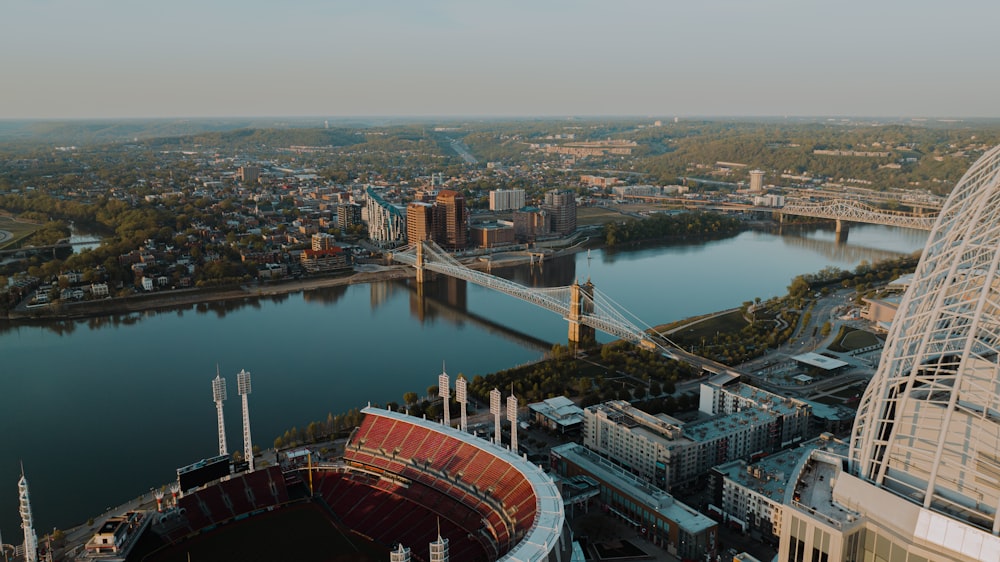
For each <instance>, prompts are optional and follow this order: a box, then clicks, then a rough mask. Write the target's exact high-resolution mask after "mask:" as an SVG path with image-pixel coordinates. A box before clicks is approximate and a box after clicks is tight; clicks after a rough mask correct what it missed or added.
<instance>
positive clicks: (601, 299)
mask: <svg viewBox="0 0 1000 562" xmlns="http://www.w3.org/2000/svg"><path fill="white" fill-rule="evenodd" d="M392 259H393V260H394V261H396V262H399V263H404V264H408V265H412V266H414V267H415V268H416V270H417V282H418V283H423V282H424V280H425V278H426V277H425V276H426V275H427V272H428V271H430V272H435V273H440V274H443V275H448V276H451V277H455V278H458V279H464V280H465V281H468V282H470V283H475V284H476V285H481V286H483V287H486V288H488V289H493V290H495V291H499V292H501V293H505V294H508V295H510V296H512V297H516V298H519V299H521V300H523V301H527V302H530V303H531V304H534V305H537V306H540V307H542V308H545V309H547V310H551V311H552V312H555V313H556V314H559V315H561V316H562V317H563V318H565V319H566V320H567V321H569V341H570V342H572V343H581V342H587V341H593V340H594V335H595V331H596V330H600V331H602V332H604V333H607V334H610V335H612V336H615V337H617V338H621V339H623V340H627V341H630V342H632V343H634V344H636V345H639V346H641V347H643V348H646V349H650V350H659V351H661V352H663V353H664V354H666V355H667V356H668V357H673V356H674V355H675V354H676V353H677V351H678V350H677V348H676V347H674V346H673V345H671V344H670V342H669V341H668V340H666V338H664V337H663V336H658V335H657V336H654V335H651V334H650V333H649V332H647V331H646V330H647V329H649V327H648V326H646V328H641V327H639V325H638V324H640V323H641V321H640V320H639V319H638V318H636V317H635V316H634V315H632V314H631V313H630V312H628V311H627V310H625V309H624V308H623V307H622V306H621V305H619V304H617V303H615V302H614V301H613V300H612V299H611V298H610V297H609V296H607V295H605V294H603V293H601V292H600V291H598V290H597V289H596V288H595V287H594V284H593V283H591V282H590V281H589V280H588V281H587V282H586V283H584V284H580V283H579V282H574V283H573V284H572V285H570V286H568V287H549V288H531V287H525V286H524V285H520V284H518V283H515V282H513V281H509V280H507V279H503V278H501V277H497V276H495V275H491V274H489V273H484V272H482V271H476V270H474V269H469V268H468V267H466V266H465V265H463V264H462V263H461V262H459V261H458V260H457V259H455V257H454V256H452V255H451V254H449V253H448V252H446V251H445V250H443V249H441V248H440V247H439V246H438V245H437V244H435V243H434V242H431V241H424V242H420V243H418V244H414V245H411V246H408V247H406V248H403V249H401V250H398V251H395V252H393V253H392ZM667 346H670V347H669V348H668V347H667Z"/></svg>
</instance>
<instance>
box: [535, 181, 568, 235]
mask: <svg viewBox="0 0 1000 562" xmlns="http://www.w3.org/2000/svg"><path fill="white" fill-rule="evenodd" d="M542 209H543V210H544V211H546V212H548V213H549V215H551V216H552V231H553V232H554V233H556V234H560V235H562V236H568V235H570V234H573V232H574V231H575V230H576V193H575V192H574V191H573V190H570V189H552V190H549V191H546V192H545V202H544V203H543V204H542Z"/></svg>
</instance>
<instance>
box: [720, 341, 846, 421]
mask: <svg viewBox="0 0 1000 562" xmlns="http://www.w3.org/2000/svg"><path fill="white" fill-rule="evenodd" d="M812 355H815V354H812ZM821 357H822V356H821ZM824 359H829V358H827V357H824ZM845 364H846V363H845ZM725 391H726V392H730V393H732V394H735V395H737V396H739V397H740V398H743V399H745V400H748V401H751V402H753V403H754V404H756V405H757V406H758V407H760V408H762V409H765V410H769V411H772V412H774V413H776V414H779V415H790V414H794V413H795V412H796V411H797V410H798V409H799V408H800V407H801V406H802V401H800V400H797V399H793V398H788V397H786V396H781V395H779V394H775V393H773V392H768V391H766V390H763V389H761V388H757V387H755V386H750V385H749V384H746V383H742V382H741V383H738V384H732V385H729V386H727V387H726V388H725Z"/></svg>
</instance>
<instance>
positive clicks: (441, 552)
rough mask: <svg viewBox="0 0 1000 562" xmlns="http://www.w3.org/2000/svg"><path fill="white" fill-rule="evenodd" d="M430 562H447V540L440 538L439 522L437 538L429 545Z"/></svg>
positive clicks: (439, 522) (439, 524) (439, 523)
mask: <svg viewBox="0 0 1000 562" xmlns="http://www.w3.org/2000/svg"><path fill="white" fill-rule="evenodd" d="M430 550H431V560H430V562H448V539H443V538H441V521H440V520H438V538H437V540H436V541H434V542H432V543H431V544H430Z"/></svg>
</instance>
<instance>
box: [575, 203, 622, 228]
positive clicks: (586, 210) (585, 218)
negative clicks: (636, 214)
mask: <svg viewBox="0 0 1000 562" xmlns="http://www.w3.org/2000/svg"><path fill="white" fill-rule="evenodd" d="M627 218H630V217H628V216H626V215H623V214H621V213H618V212H615V211H612V210H610V209H605V208H604V207H578V208H577V209H576V224H577V226H591V225H595V224H605V223H609V222H612V221H620V220H625V219H627Z"/></svg>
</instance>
